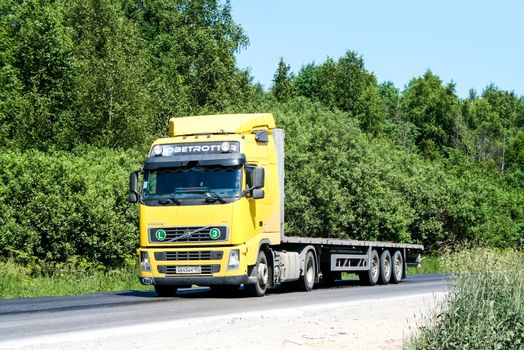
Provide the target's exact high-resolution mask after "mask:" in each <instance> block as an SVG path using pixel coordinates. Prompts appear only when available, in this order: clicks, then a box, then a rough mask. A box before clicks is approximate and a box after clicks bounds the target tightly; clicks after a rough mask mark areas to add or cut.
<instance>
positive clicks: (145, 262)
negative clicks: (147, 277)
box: [140, 252, 151, 272]
mask: <svg viewBox="0 0 524 350" xmlns="http://www.w3.org/2000/svg"><path fill="white" fill-rule="evenodd" d="M140 270H142V271H144V272H151V262H150V261H149V254H148V253H147V252H141V253H140Z"/></svg>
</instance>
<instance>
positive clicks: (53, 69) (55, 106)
mask: <svg viewBox="0 0 524 350" xmlns="http://www.w3.org/2000/svg"><path fill="white" fill-rule="evenodd" d="M0 13H1V16H0V38H1V40H0V41H1V43H0V51H1V53H0V79H1V80H2V83H3V84H1V86H0V96H2V99H1V100H2V102H1V103H0V115H1V117H0V118H1V119H2V124H3V125H2V127H1V128H0V130H1V133H2V134H3V135H2V136H3V137H4V138H3V139H2V142H1V143H2V144H4V145H5V144H6V143H7V142H8V141H9V139H11V140H12V142H13V143H14V144H15V145H19V146H21V147H32V148H40V149H48V148H49V147H52V146H53V145H54V144H55V143H56V141H57V137H56V135H58V134H59V133H60V132H61V130H62V128H63V124H64V121H65V120H66V119H67V118H68V116H69V115H68V113H67V109H68V106H69V105H70V101H71V96H72V95H71V92H72V90H73V89H74V88H73V81H74V71H73V67H74V63H75V61H74V57H73V54H72V49H73V43H72V41H71V38H70V33H69V31H68V29H67V28H66V27H64V25H63V20H64V13H63V7H62V3H61V2H55V1H50V0H49V1H47V0H28V1H23V2H19V1H3V2H2V3H1V4H0Z"/></svg>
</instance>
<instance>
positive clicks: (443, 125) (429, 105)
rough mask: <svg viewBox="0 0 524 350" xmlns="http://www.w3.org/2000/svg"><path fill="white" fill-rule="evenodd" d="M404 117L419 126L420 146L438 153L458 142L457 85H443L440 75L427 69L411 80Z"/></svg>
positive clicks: (434, 155) (405, 96) (435, 154)
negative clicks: (456, 122) (456, 128)
mask: <svg viewBox="0 0 524 350" xmlns="http://www.w3.org/2000/svg"><path fill="white" fill-rule="evenodd" d="M401 103H402V111H403V114H404V118H405V119H406V120H408V121H410V122H411V123H413V124H414V125H415V126H416V128H417V138H416V142H417V145H418V146H419V148H420V149H421V150H422V151H423V152H424V153H426V154H427V155H429V156H430V157H436V156H438V154H439V153H440V151H442V149H443V148H444V147H451V146H453V145H454V143H453V138H454V137H455V132H454V125H455V121H456V118H457V115H458V98H457V96H456V95H455V86H454V84H452V83H450V84H447V85H445V86H444V85H442V81H441V80H440V78H439V77H437V76H436V75H434V74H433V73H431V72H430V71H428V72H426V73H425V74H424V75H423V76H422V77H419V78H415V79H413V80H411V82H410V83H409V84H408V86H407V88H406V90H405V91H404V93H403V94H402V102H401Z"/></svg>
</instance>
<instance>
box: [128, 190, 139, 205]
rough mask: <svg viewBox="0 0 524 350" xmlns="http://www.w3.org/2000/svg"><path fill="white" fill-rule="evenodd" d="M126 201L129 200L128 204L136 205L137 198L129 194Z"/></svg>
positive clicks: (132, 193)
mask: <svg viewBox="0 0 524 350" xmlns="http://www.w3.org/2000/svg"><path fill="white" fill-rule="evenodd" d="M128 199H129V203H137V202H138V196H137V195H136V193H134V192H131V193H129V197H128Z"/></svg>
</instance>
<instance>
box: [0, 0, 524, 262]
mask: <svg viewBox="0 0 524 350" xmlns="http://www.w3.org/2000/svg"><path fill="white" fill-rule="evenodd" d="M247 45H248V38H247V37H246V35H245V33H244V32H243V30H242V28H241V27H240V26H239V25H238V24H237V23H235V21H234V20H233V17H232V15H231V8H230V4H229V2H228V1H225V2H223V1H219V0H198V1H190V0H175V1H172V0H151V1H146V2H144V1H134V0H116V1H109V0H82V1H81V0H69V1H65V0H56V1H51V0H27V1H15V0H2V1H0V147H1V149H2V152H1V154H0V254H1V255H2V257H3V258H4V259H6V258H8V257H11V258H13V259H14V260H15V261H16V262H17V263H21V264H24V265H26V266H29V267H30V268H31V269H33V267H35V266H41V265H42V264H44V263H45V264H51V263H64V262H66V261H77V260H78V261H80V260H82V261H86V262H88V263H90V264H95V265H97V264H103V265H104V266H106V267H114V266H121V265H122V264H123V263H124V261H125V259H126V257H127V256H129V254H131V253H132V251H133V249H134V248H135V247H136V245H137V237H136V220H137V218H136V212H135V210H136V208H133V207H132V206H129V205H128V204H127V203H126V201H125V200H126V190H127V189H126V182H127V177H128V171H129V170H131V169H135V168H138V167H139V162H140V161H141V160H142V159H143V158H142V157H141V154H142V153H143V149H144V148H145V146H146V145H148V144H149V143H150V142H151V140H152V139H154V138H155V137H156V136H158V135H161V134H163V133H164V131H165V130H166V126H167V120H168V119H169V118H170V117H172V116H181V115H189V114H205V113H209V114H212V113H221V112H229V113H231V112H248V111H252V112H261V111H268V112H273V113H274V114H275V117H276V118H277V125H278V126H279V127H283V128H285V129H286V134H287V143H286V147H287V151H286V152H287V153H286V181H287V187H286V220H287V223H286V231H287V233H288V234H290V235H301V236H322V237H325V236H330V237H337V238H354V239H370V240H371V239H380V240H393V241H402V242H422V243H424V244H426V245H427V246H428V247H429V248H430V249H432V250H439V249H441V248H442V247H453V246H455V245H457V244H459V242H463V241H468V242H473V243H475V244H479V245H489V246H496V247H508V246H519V245H522V242H524V190H523V186H522V184H523V183H524V98H523V97H519V96H517V95H516V94H515V93H513V92H510V91H505V90H501V89H499V88H498V87H496V86H494V85H490V86H488V87H487V88H486V89H485V90H484V91H482V92H481V93H480V95H478V94H477V93H476V92H473V91H472V92H471V94H470V96H469V97H468V98H467V99H461V98H459V97H458V96H457V95H456V94H455V91H454V84H453V83H452V82H451V83H444V82H442V80H441V79H440V78H439V77H438V76H437V75H436V74H434V73H432V72H430V71H428V72H426V73H425V74H424V75H422V76H421V77H415V78H413V79H412V80H411V81H410V83H409V84H408V85H407V86H406V87H405V88H404V89H403V90H401V89H399V88H397V87H395V86H394V85H393V84H392V83H391V82H384V83H381V84H379V83H378V82H377V79H376V77H375V75H374V74H373V73H372V72H370V71H368V70H367V69H366V68H365V65H364V59H363V57H362V56H360V55H358V54H357V53H356V52H354V51H351V50H348V51H347V52H346V53H345V54H344V55H343V56H342V57H340V58H338V59H333V58H328V59H326V60H325V61H324V62H321V63H320V64H315V63H311V64H308V65H305V66H303V67H302V68H301V69H300V71H299V72H298V73H297V74H295V73H293V72H292V71H291V70H290V67H289V66H288V65H287V64H286V63H285V62H284V59H283V58H282V59H281V60H280V62H279V64H278V67H277V71H276V72H275V76H274V85H273V86H272V88H271V90H270V91H269V92H265V91H263V89H262V88H261V86H260V84H254V83H253V81H252V77H251V76H250V75H249V73H248V72H247V71H245V70H240V69H239V68H238V67H237V66H236V64H235V53H237V52H238V51H239V50H241V49H243V48H245V47H246V46H247ZM75 259H76V260H75ZM32 271H33V270H32Z"/></svg>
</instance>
